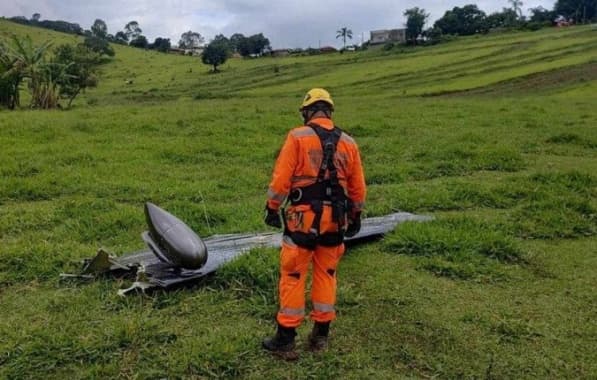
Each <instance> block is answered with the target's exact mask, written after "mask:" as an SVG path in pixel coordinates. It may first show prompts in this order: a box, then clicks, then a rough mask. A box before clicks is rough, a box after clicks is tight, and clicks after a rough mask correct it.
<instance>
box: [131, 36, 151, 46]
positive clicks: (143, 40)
mask: <svg viewBox="0 0 597 380" xmlns="http://www.w3.org/2000/svg"><path fill="white" fill-rule="evenodd" d="M129 45H131V46H134V47H136V48H140V49H147V47H148V46H149V42H148V41H147V37H145V36H144V35H140V36H137V38H135V39H134V40H132V41H131V42H130V43H129Z"/></svg>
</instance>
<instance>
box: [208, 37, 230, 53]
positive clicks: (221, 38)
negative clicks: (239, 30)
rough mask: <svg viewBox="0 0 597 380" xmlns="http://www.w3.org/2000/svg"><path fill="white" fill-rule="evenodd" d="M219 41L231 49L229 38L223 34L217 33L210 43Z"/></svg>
mask: <svg viewBox="0 0 597 380" xmlns="http://www.w3.org/2000/svg"><path fill="white" fill-rule="evenodd" d="M214 42H217V43H221V44H224V45H226V47H227V48H228V50H230V51H232V47H231V46H230V45H231V44H230V40H229V39H228V38H227V37H226V36H225V35H223V34H218V35H216V36H215V37H214V39H213V40H212V41H211V43H214Z"/></svg>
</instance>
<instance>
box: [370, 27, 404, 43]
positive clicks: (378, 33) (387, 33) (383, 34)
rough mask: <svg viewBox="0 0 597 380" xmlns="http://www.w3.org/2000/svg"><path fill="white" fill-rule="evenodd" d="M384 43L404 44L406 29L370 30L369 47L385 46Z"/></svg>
mask: <svg viewBox="0 0 597 380" xmlns="http://www.w3.org/2000/svg"><path fill="white" fill-rule="evenodd" d="M386 42H406V29H381V30H372V31H371V39H370V40H369V43H370V44H371V45H377V44H385V43H386Z"/></svg>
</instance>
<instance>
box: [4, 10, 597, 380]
mask: <svg viewBox="0 0 597 380" xmlns="http://www.w3.org/2000/svg"><path fill="white" fill-rule="evenodd" d="M8 32H16V33H18V34H19V35H25V34H30V35H31V36H32V38H34V39H35V40H36V41H38V42H41V41H44V40H46V39H51V40H54V41H56V43H59V42H61V41H72V40H73V39H74V37H71V36H65V35H61V34H58V33H52V32H48V31H46V30H43V29H35V28H27V27H23V26H20V25H16V24H12V23H9V22H6V21H3V20H0V35H2V34H4V33H8ZM115 50H116V58H115V59H114V61H113V62H111V63H108V64H105V65H103V66H102V67H101V76H100V83H99V87H98V88H96V89H93V90H90V91H88V92H87V93H86V94H84V95H82V96H81V97H79V98H77V100H76V101H75V103H74V107H73V109H71V110H68V111H59V110H57V111H36V110H27V109H26V108H23V109H21V110H18V111H14V112H10V111H7V110H0V178H1V181H0V378H7V379H21V378H65V377H69V378H73V379H74V378H126V379H128V378H131V379H132V378H135V379H136V378H140V379H145V378H216V377H221V378H238V377H240V378H256V379H257V378H259V379H262V378H272V379H274V378H330V377H336V378H355V379H361V378H388V379H395V378H430V377H437V378H487V379H501V378H554V379H559V378H570V379H576V378H586V379H591V378H596V377H597V360H596V358H597V349H596V347H597V296H596V294H597V280H596V279H597V236H596V234H597V211H596V210H597V200H596V195H597V174H595V173H597V160H596V158H597V128H596V126H597V107H596V105H597V28H596V27H594V26H585V27H574V28H568V29H558V30H556V29H550V30H541V31H538V32H532V33H531V32H529V33H508V34H499V35H489V36H481V37H472V38H463V39H459V40H457V41H454V42H450V43H447V44H443V45H438V46H434V47H426V48H415V49H399V48H397V49H394V50H392V51H389V52H384V51H381V50H376V49H370V50H368V51H364V52H357V53H354V54H353V53H350V54H348V53H347V54H342V55H340V54H334V55H326V56H315V57H298V58H276V59H274V58H262V59H255V60H239V59H232V60H230V61H229V62H228V63H226V64H225V65H224V66H223V67H222V69H223V72H222V73H220V74H217V75H212V74H208V67H207V66H203V65H201V64H200V63H199V61H198V60H197V59H196V58H190V57H180V56H171V55H163V54H159V53H154V52H146V51H140V50H136V49H130V48H126V47H119V46H117V47H115ZM127 80H132V82H133V83H132V84H130V85H127V84H125V81H127ZM314 86H325V87H328V88H329V89H330V90H331V91H332V94H333V95H334V97H335V100H336V103H337V115H336V122H337V123H338V124H339V125H341V126H343V127H344V128H345V129H346V130H347V131H349V132H350V133H351V134H352V135H353V136H354V137H355V138H356V140H357V142H358V143H359V145H360V148H361V151H362V155H363V160H364V166H365V171H366V176H367V183H368V189H369V196H368V207H367V215H368V216H375V215H382V214H385V213H389V212H393V211H397V210H403V211H410V212H416V213H421V214H428V215H433V216H435V217H436V220H435V221H434V222H431V223H427V224H410V225H403V226H401V227H399V228H398V229H397V230H396V231H395V232H393V233H392V234H390V235H389V236H387V237H386V238H385V239H383V240H381V241H379V242H375V243H373V244H370V245H366V246H361V247H358V248H355V249H352V250H350V251H349V252H348V254H347V255H346V256H345V258H344V259H343V261H342V264H341V267H340V272H339V282H340V285H339V291H338V305H337V308H338V315H339V319H338V321H337V322H336V323H335V324H334V325H333V332H332V346H331V348H330V350H329V351H328V352H326V353H324V354H322V355H312V354H309V353H308V352H305V351H304V350H303V349H302V348H300V354H301V359H300V360H299V361H298V362H297V363H286V362H282V361H279V360H275V359H273V358H272V357H270V356H269V355H267V354H266V353H264V352H262V350H261V349H260V341H261V339H262V338H263V337H265V336H266V335H268V334H270V333H271V332H272V331H273V318H274V315H275V312H276V293H275V287H276V283H277V259H278V258H277V255H278V253H277V251H276V250H272V249H260V250H255V251H253V252H251V254H249V255H246V256H244V257H243V258H241V259H240V260H238V261H236V262H234V263H232V264H230V265H228V266H226V267H225V268H224V269H223V270H222V271H221V272H218V274H217V275H216V276H214V277H213V278H210V279H207V280H205V281H203V282H202V283H200V284H197V285H196V286H193V287H191V288H185V289H179V290H176V291H173V292H156V293H153V294H150V295H147V296H141V295H140V296H132V297H128V298H119V297H118V296H117V295H116V291H117V289H119V288H121V287H124V286H126V285H128V284H129V283H130V280H126V279H124V280H113V279H111V278H100V279H97V280H95V281H93V282H90V283H70V282H67V283H65V282H60V281H59V280H58V275H59V273H61V272H73V271H76V270H77V268H78V263H79V261H80V260H81V259H82V258H85V257H89V256H92V255H93V254H94V253H95V251H96V249H97V248H98V247H100V246H103V247H105V248H107V249H108V250H109V251H112V252H115V253H117V254H122V253H125V252H130V251H133V250H137V249H140V248H142V243H141V239H140V237H139V236H140V233H141V232H142V231H143V230H144V228H145V222H144V217H143V212H142V207H143V202H145V201H149V200H150V201H152V202H155V203H156V204H158V205H160V206H162V207H164V208H166V209H167V210H169V211H170V212H172V213H173V214H175V215H177V216H179V217H180V218H181V219H183V220H184V221H186V222H187V223H188V224H189V225H190V226H191V227H192V228H193V229H194V230H195V231H197V232H198V233H199V234H200V235H202V236H209V235H211V234H215V233H231V232H252V231H262V230H266V228H265V227H264V225H263V223H262V208H263V204H264V202H265V191H266V189H267V185H268V181H269V176H270V173H271V169H272V166H273V162H274V159H275V155H276V152H277V149H278V148H279V147H280V145H281V143H282V141H283V139H284V137H285V134H286V133H287V131H288V130H289V128H290V127H291V126H294V125H297V124H298V123H299V122H300V120H299V115H298V113H297V108H298V105H299V103H300V100H301V97H302V95H303V94H304V92H305V91H306V90H308V89H309V88H310V87H314ZM309 328H310V326H309V325H308V324H307V325H305V326H304V327H302V328H301V329H300V331H299V339H300V342H301V343H302V342H304V341H305V338H306V335H307V334H308V331H309Z"/></svg>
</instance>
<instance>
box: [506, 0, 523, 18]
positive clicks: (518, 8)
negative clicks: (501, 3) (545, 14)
mask: <svg viewBox="0 0 597 380" xmlns="http://www.w3.org/2000/svg"><path fill="white" fill-rule="evenodd" d="M508 2H509V3H510V4H512V10H513V11H514V12H515V13H516V14H517V15H518V18H519V19H521V20H522V6H523V3H522V0H508Z"/></svg>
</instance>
